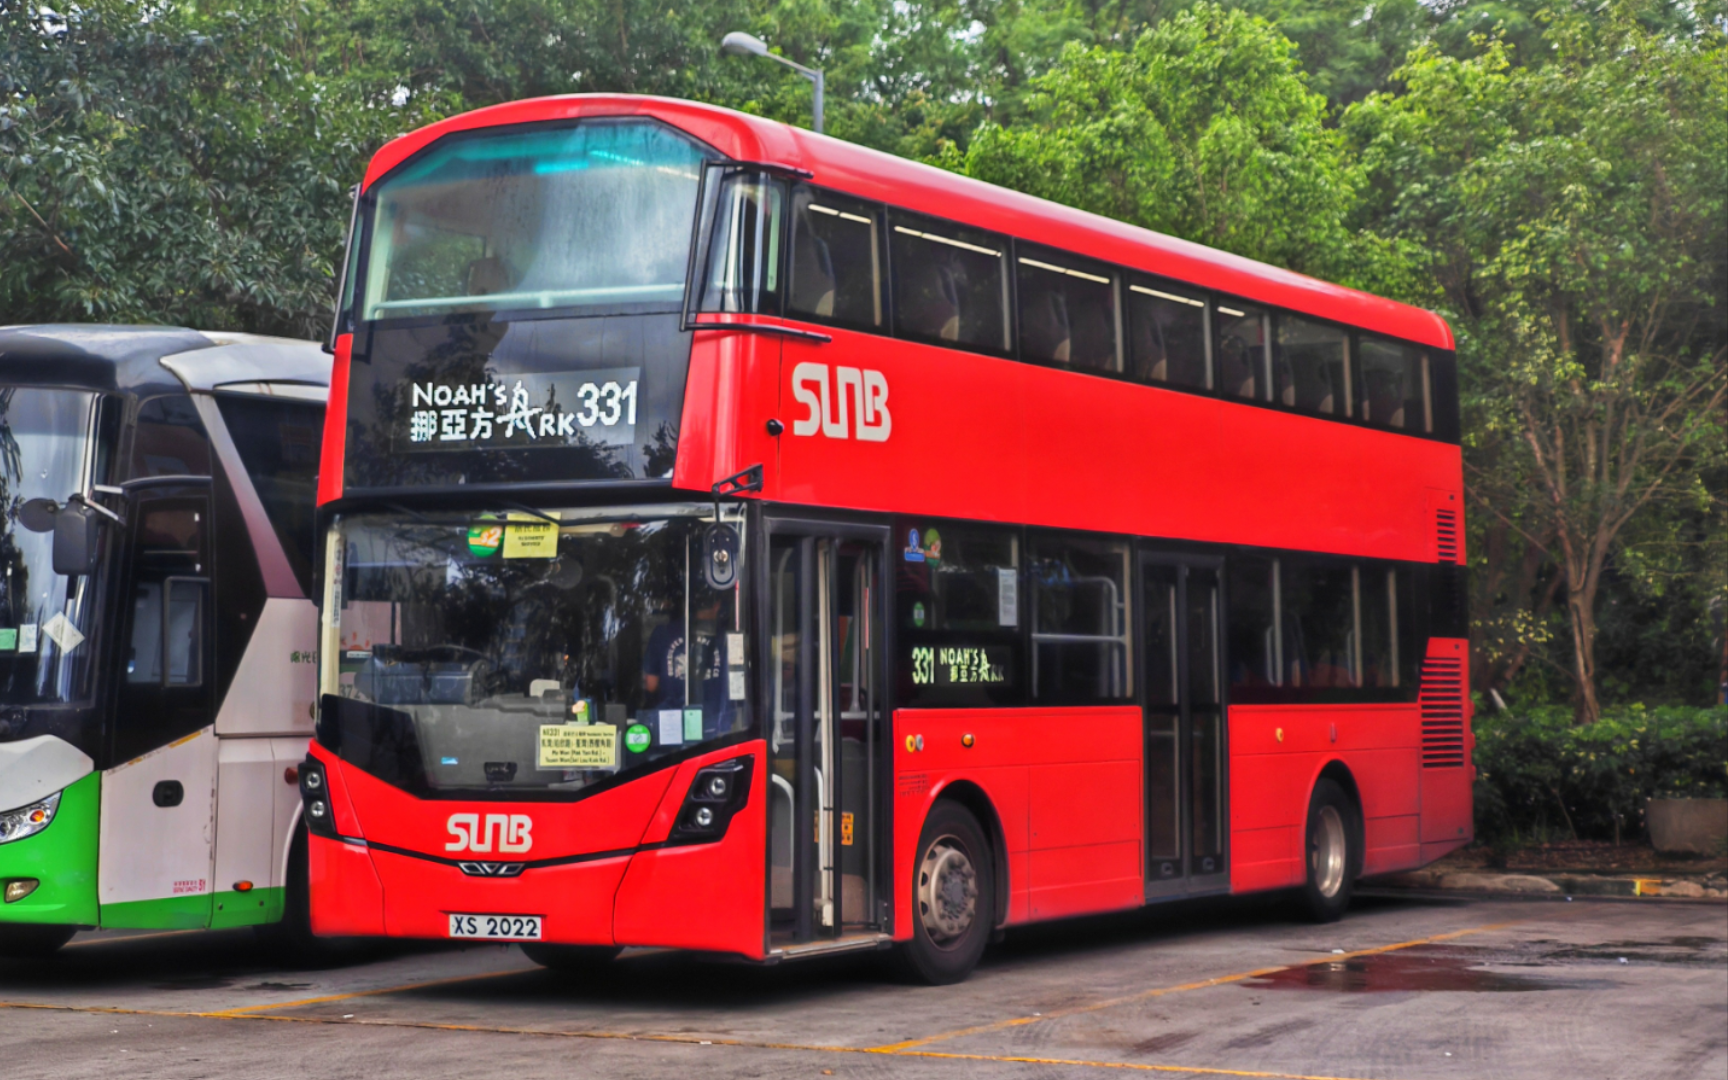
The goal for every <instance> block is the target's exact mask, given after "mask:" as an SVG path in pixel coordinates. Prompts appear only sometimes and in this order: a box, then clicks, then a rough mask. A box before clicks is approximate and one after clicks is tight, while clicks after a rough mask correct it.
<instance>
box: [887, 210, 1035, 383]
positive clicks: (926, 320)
mask: <svg viewBox="0 0 1728 1080" xmlns="http://www.w3.org/2000/svg"><path fill="white" fill-rule="evenodd" d="M890 225H891V231H890V237H889V238H890V251H891V253H892V258H893V260H894V330H895V333H896V334H898V335H899V336H901V337H909V338H922V339H924V340H926V341H933V342H938V343H944V344H954V345H960V346H964V347H967V348H973V349H984V350H988V351H990V352H997V353H1005V352H1007V351H1009V349H1010V347H1011V346H1010V342H1009V337H1008V325H1009V323H1008V312H1009V303H1008V241H1007V240H1006V239H1005V238H1003V237H1000V236H996V235H994V234H992V233H985V232H978V231H976V230H973V229H963V228H961V227H959V226H957V225H951V224H949V223H948V222H945V221H936V220H933V219H931V218H924V217H914V216H912V215H910V214H900V213H895V214H892V215H891V217H890Z"/></svg>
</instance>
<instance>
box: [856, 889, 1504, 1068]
mask: <svg viewBox="0 0 1728 1080" xmlns="http://www.w3.org/2000/svg"><path fill="white" fill-rule="evenodd" d="M1519 921H1521V920H1513V921H1511V922H1498V923H1488V924H1487V925H1485V926H1473V927H1470V928H1469V929H1466V930H1453V931H1451V932H1450V933H1445V934H1434V935H1431V936H1429V937H1423V938H1415V939H1414V940H1411V941H1400V942H1398V943H1397V944H1395V945H1381V946H1378V947H1376V948H1372V949H1357V950H1356V951H1355V952H1347V953H1329V954H1327V955H1325V956H1317V957H1315V958H1314V959H1312V960H1304V961H1302V962H1301V963H1298V964H1279V965H1278V966H1276V967H1264V968H1256V969H1255V970H1253V971H1241V972H1237V973H1236V974H1234V975H1220V976H1218V977H1217V978H1214V979H1201V980H1200V981H1198V982H1188V983H1182V984H1180V985H1178V986H1160V987H1158V988H1156V989H1153V990H1141V991H1139V992H1138V993H1133V994H1124V995H1123V996H1121V997H1114V998H1106V999H1105V1000H1103V1001H1094V1002H1092V1003H1090V1004H1087V1005H1075V1006H1072V1007H1070V1008H1066V1009H1056V1010H1053V1011H1051V1012H1047V1013H1043V1014H1042V1015H1038V1016H1016V1017H1014V1018H1013V1019H1010V1020H998V1021H996V1022H995V1023H993V1024H979V1025H977V1026H975V1027H965V1028H958V1029H956V1030H954V1031H944V1032H940V1033H938V1034H936V1035H926V1036H924V1037H923V1038H921V1039H907V1040H905V1041H904V1042H897V1043H888V1044H887V1045H885V1046H872V1047H870V1048H869V1050H870V1052H871V1053H874V1054H901V1053H905V1052H906V1051H908V1050H913V1049H916V1048H917V1047H920V1046H929V1045H930V1044H931V1043H938V1042H946V1041H947V1040H949V1039H958V1038H962V1037H964V1036H967V1035H986V1034H989V1033H990V1032H993V1031H1006V1030H1007V1029H1009V1028H1015V1027H1021V1026H1023V1025H1026V1024H1038V1023H1042V1022H1044V1021H1046V1020H1058V1019H1061V1018H1062V1017H1065V1016H1075V1015H1078V1014H1081V1013H1090V1012H1098V1011H1099V1010H1102V1009H1113V1008H1115V1007H1116V1006H1118V1005H1128V1004H1131V1003H1133V1002H1136V1001H1147V1000H1150V999H1152V998H1156V997H1163V996H1165V995H1166V994H1180V993H1182V992H1183V991H1186V990H1204V989H1206V988H1207V987H1210V986H1224V985H1227V984H1229V983H1238V982H1243V981H1245V980H1248V979H1256V978H1261V977H1263V976H1266V975H1271V974H1273V973H1275V972H1279V971H1288V970H1290V969H1292V968H1304V967H1312V966H1314V965H1315V964H1326V963H1336V962H1337V961H1340V960H1353V959H1355V958H1356V957H1359V956H1377V955H1379V954H1380V953H1389V952H1396V951H1398V950H1399V949H1409V948H1414V947H1415V946H1417V945H1432V944H1434V943H1435V942H1440V941H1451V940H1452V939H1454V938H1461V937H1467V936H1469V935H1470V934H1483V933H1487V932H1488V931H1491V930H1501V929H1504V928H1505V927H1508V926H1512V925H1515V924H1516V923H1517V922H1519ZM1245 1075H1246V1074H1245Z"/></svg>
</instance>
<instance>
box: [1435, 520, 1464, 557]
mask: <svg viewBox="0 0 1728 1080" xmlns="http://www.w3.org/2000/svg"><path fill="white" fill-rule="evenodd" d="M1434 540H1435V549H1436V551H1437V552H1438V553H1439V559H1440V561H1441V562H1444V563H1456V562H1457V561H1458V511H1456V510H1436V511H1434Z"/></svg>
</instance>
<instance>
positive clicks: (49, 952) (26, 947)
mask: <svg viewBox="0 0 1728 1080" xmlns="http://www.w3.org/2000/svg"><path fill="white" fill-rule="evenodd" d="M77 932H78V928H77V927H76V926H39V925H36V924H33V923H9V924H0V956H4V957H6V958H8V959H11V960H39V959H41V958H42V957H44V956H53V955H54V954H55V953H56V952H59V951H60V946H62V945H64V944H66V943H67V942H68V941H71V940H72V935H73V934H76V933H77Z"/></svg>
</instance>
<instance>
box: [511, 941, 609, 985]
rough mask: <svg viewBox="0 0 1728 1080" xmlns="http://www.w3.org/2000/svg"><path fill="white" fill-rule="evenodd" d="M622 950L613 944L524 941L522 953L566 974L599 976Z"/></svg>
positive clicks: (545, 966) (536, 961)
mask: <svg viewBox="0 0 1728 1080" xmlns="http://www.w3.org/2000/svg"><path fill="white" fill-rule="evenodd" d="M623 951H624V950H622V949H620V948H618V947H617V946H615V945H545V944H541V943H538V942H524V943H523V945H522V953H523V955H525V956H527V957H528V959H530V960H532V961H534V962H535V963H536V964H539V965H540V966H541V967H543V968H551V969H552V970H553V971H560V972H563V973H564V974H566V975H587V976H591V977H592V976H599V975H602V974H604V973H605V972H606V969H607V968H608V967H610V966H611V964H612V961H613V960H615V959H617V957H618V954H619V953H620V952H623Z"/></svg>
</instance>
